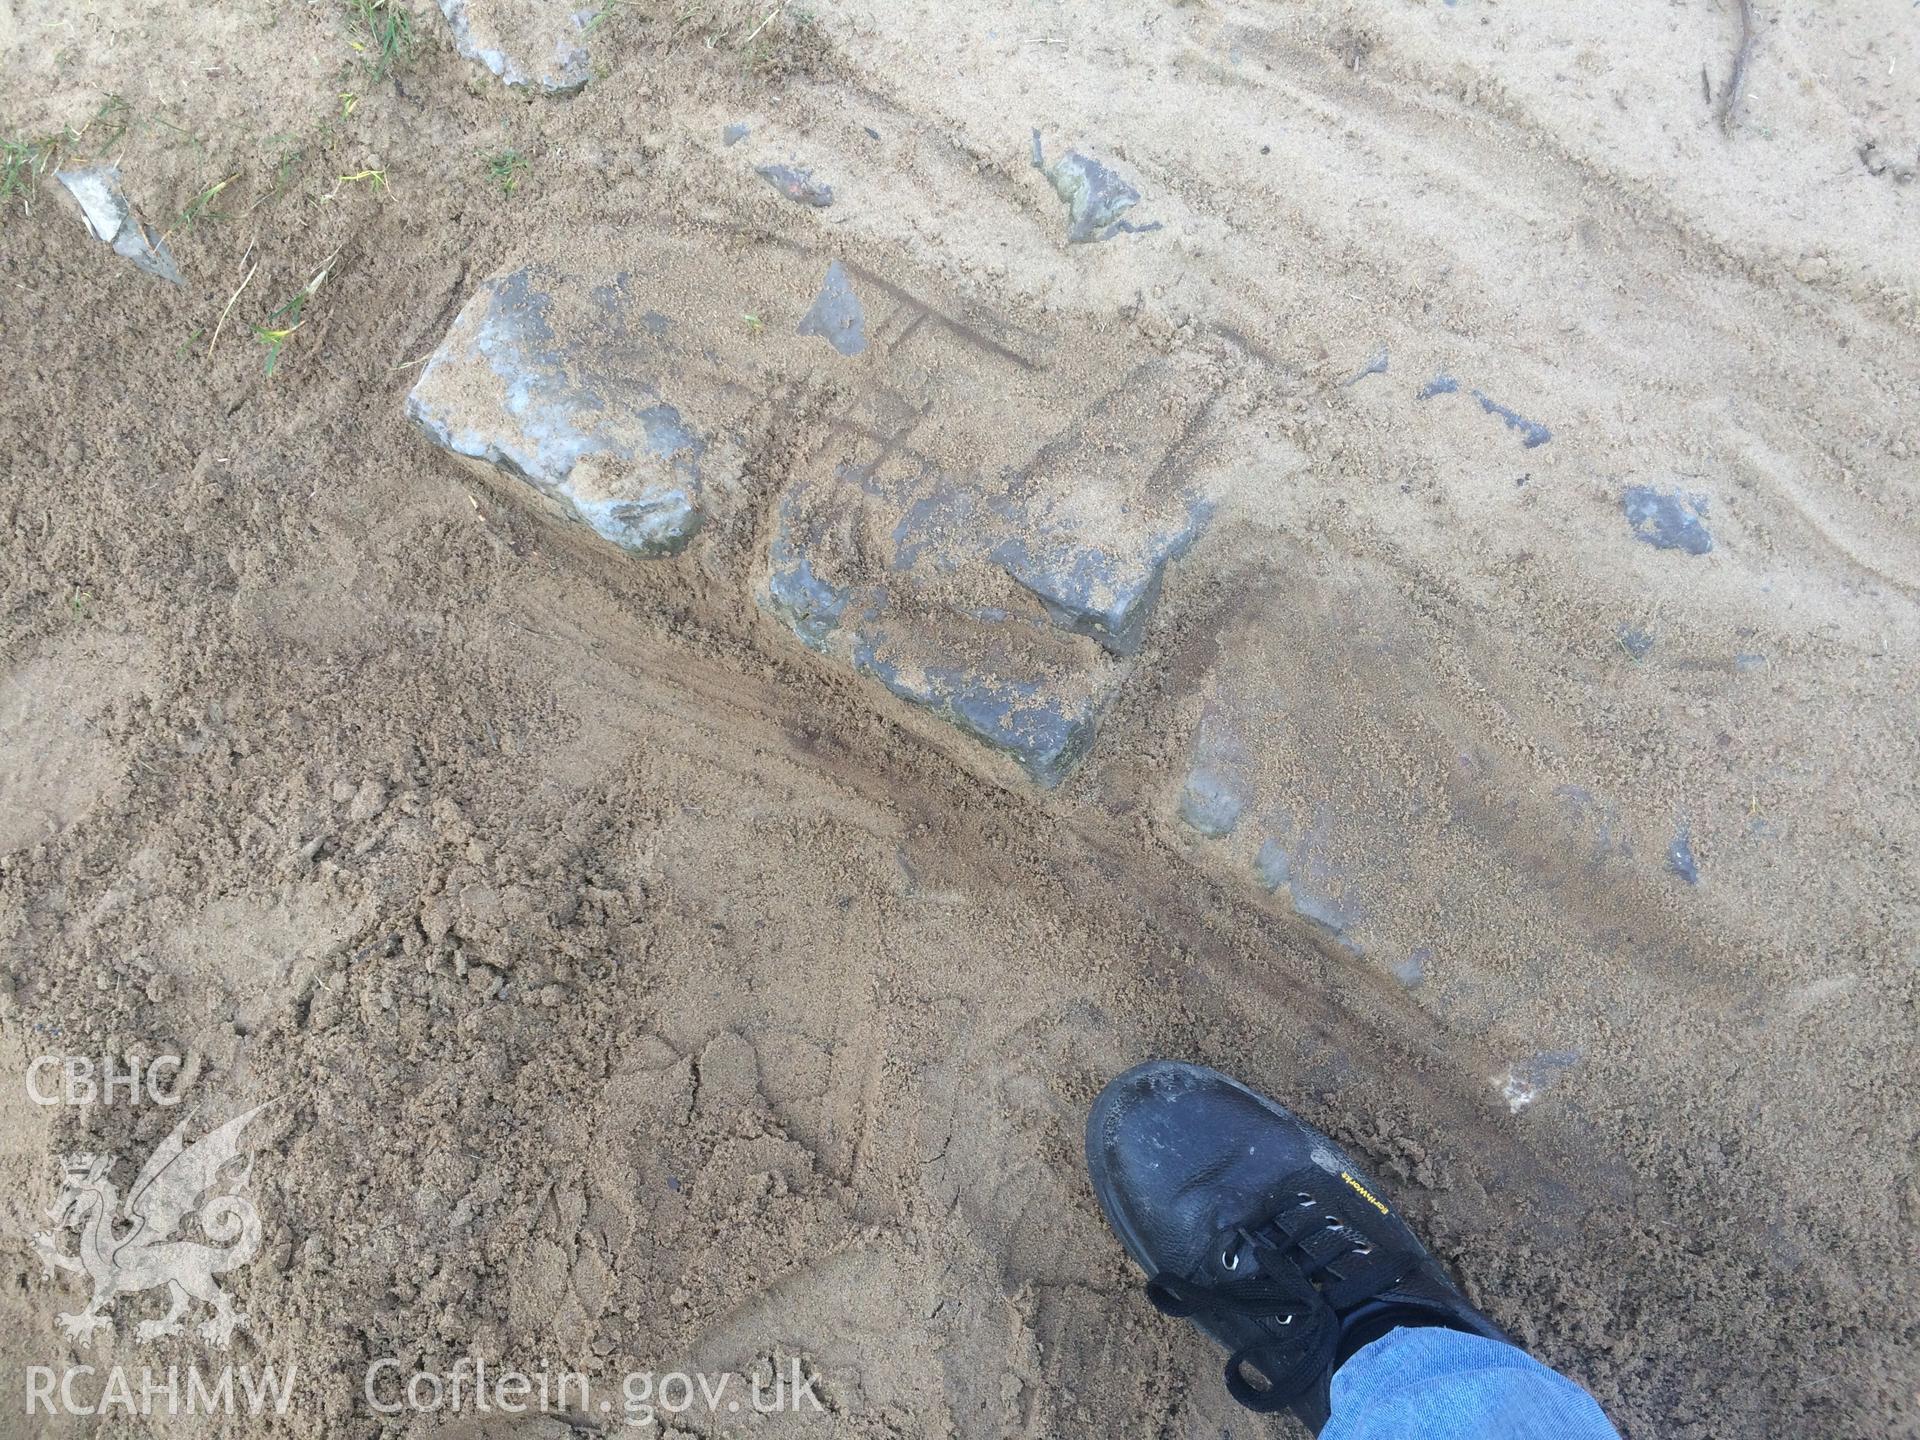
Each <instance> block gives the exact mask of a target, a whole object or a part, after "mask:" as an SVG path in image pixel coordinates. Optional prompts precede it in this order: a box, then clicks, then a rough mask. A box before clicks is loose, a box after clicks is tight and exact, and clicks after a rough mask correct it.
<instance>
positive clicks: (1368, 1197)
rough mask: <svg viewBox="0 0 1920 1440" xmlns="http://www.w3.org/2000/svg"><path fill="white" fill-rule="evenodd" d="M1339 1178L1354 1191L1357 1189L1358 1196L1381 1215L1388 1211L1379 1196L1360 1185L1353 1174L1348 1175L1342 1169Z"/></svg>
mask: <svg viewBox="0 0 1920 1440" xmlns="http://www.w3.org/2000/svg"><path fill="white" fill-rule="evenodd" d="M1340 1178H1341V1179H1342V1180H1344V1181H1346V1182H1347V1184H1349V1185H1351V1186H1352V1187H1353V1188H1354V1189H1355V1190H1356V1191H1358V1192H1359V1195H1360V1198H1361V1199H1362V1200H1364V1201H1366V1202H1367V1203H1368V1204H1369V1205H1371V1206H1373V1208H1374V1209H1376V1210H1378V1211H1379V1212H1380V1213H1381V1214H1382V1215H1385V1214H1387V1213H1388V1211H1387V1207H1386V1206H1385V1205H1382V1204H1381V1203H1380V1201H1379V1198H1378V1197H1377V1196H1375V1195H1374V1193H1373V1192H1372V1191H1371V1190H1369V1189H1367V1187H1366V1186H1364V1185H1362V1184H1361V1183H1360V1182H1359V1181H1358V1180H1356V1179H1354V1178H1353V1176H1351V1175H1349V1174H1348V1173H1347V1172H1346V1171H1344V1170H1342V1171H1341V1172H1340Z"/></svg>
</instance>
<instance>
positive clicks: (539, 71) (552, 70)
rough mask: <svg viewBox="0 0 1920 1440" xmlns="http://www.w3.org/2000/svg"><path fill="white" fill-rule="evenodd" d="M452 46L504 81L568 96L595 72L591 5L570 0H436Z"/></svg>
mask: <svg viewBox="0 0 1920 1440" xmlns="http://www.w3.org/2000/svg"><path fill="white" fill-rule="evenodd" d="M439 3H440V13H441V14H442V15H444V16H446V19H447V26H448V28H449V29H450V30H452V31H453V43H454V48H455V49H457V50H458V51H459V52H460V53H461V54H462V55H464V56H466V57H467V59H469V60H474V61H478V62H479V63H480V64H482V65H484V66H486V67H487V69H489V70H491V71H492V72H493V73H494V74H495V75H497V76H499V77H500V79H501V80H503V81H505V82H506V83H507V84H508V85H511V86H514V87H516V88H521V89H532V90H540V91H543V92H544V93H546V94H548V95H571V94H572V93H573V92H574V91H576V90H578V89H580V87H581V86H583V85H585V84H586V83H587V81H588V80H589V79H591V78H592V76H593V70H592V67H591V64H590V62H589V60H588V57H587V49H586V37H587V25H588V23H589V22H590V21H591V20H592V19H593V16H594V13H595V7H594V6H593V5H590V4H588V5H584V6H583V5H580V4H576V3H574V0H439Z"/></svg>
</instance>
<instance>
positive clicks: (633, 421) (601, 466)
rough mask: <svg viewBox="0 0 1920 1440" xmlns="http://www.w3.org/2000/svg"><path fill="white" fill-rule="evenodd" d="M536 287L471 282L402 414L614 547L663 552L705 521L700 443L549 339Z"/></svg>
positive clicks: (651, 389) (646, 398) (649, 389)
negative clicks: (470, 292)
mask: <svg viewBox="0 0 1920 1440" xmlns="http://www.w3.org/2000/svg"><path fill="white" fill-rule="evenodd" d="M546 283H547V282H545V281H543V280H542V279H540V278H538V277H537V276H536V275H535V273H534V272H533V271H531V270H527V269H522V270H516V271H513V272H511V273H509V274H507V275H505V276H502V277H499V278H498V279H495V280H492V281H489V282H488V283H487V284H486V285H483V286H482V287H481V288H480V290H479V291H478V292H477V293H476V294H475V295H474V297H473V298H472V299H471V300H469V301H468V302H467V305H466V306H465V308H464V309H462V310H461V312H460V314H459V316H458V317H457V318H456V319H455V321H454V323H453V327H452V329H450V330H449V331H448V332H447V337H446V339H445V340H443V341H442V342H441V343H440V347H439V349H437V350H435V351H434V352H433V355H432V356H431V357H430V358H429V359H428V361H427V364H426V368H425V369H424V370H423V371H422V372H421V375H420V379H419V382H418V383H417V384H416V385H415V386H414V388H413V391H412V393H411V394H409V395H408V397H407V415H408V417H409V418H410V419H411V420H413V422H414V423H415V424H416V425H418V426H419V427H420V429H421V430H422V431H423V432H424V433H425V434H426V436H427V438H428V439H430V440H432V441H433V442H434V443H435V444H437V445H439V446H441V447H442V448H443V449H446V450H448V451H450V452H452V453H453V454H455V455H457V456H460V457H462V458H463V459H466V460H468V461H471V462H474V463H476V464H479V465H483V466H488V467H491V468H492V469H494V470H498V471H500V472H502V473H504V474H508V475H512V476H515V477H517V478H518V479H520V480H524V481H525V482H526V483H528V484H529V485H531V486H533V487H534V488H535V489H536V490H538V491H540V492H541V493H542V494H544V495H546V496H547V497H549V499H550V500H552V501H553V502H554V503H555V504H557V505H558V506H559V507H560V509H561V511H562V513H564V514H567V515H569V516H570V517H572V518H575V519H578V520H580V521H582V522H584V523H585V524H586V525H587V526H589V527H590V528H591V529H592V530H594V531H595V532H596V533H597V534H599V535H600V536H601V537H603V538H604V539H606V540H609V541H611V542H612V543H613V544H615V545H617V546H619V547H620V548H621V549H622V550H625V551H627V552H629V553H631V554H635V555H641V556H653V555H671V554H674V553H676V552H678V551H679V550H681V549H683V548H684V547H685V546H686V544H687V542H688V540H690V539H691V538H692V537H693V535H694V534H695V533H696V532H697V531H698V530H699V529H700V526H701V524H702V522H703V520H704V518H705V516H704V512H703V510H702V508H701V504H700V494H701V464H702V459H703V457H704V456H705V454H706V451H707V442H706V440H705V438H703V437H702V436H701V435H700V434H699V433H698V432H697V431H696V430H695V428H694V427H693V425H692V424H691V423H690V422H689V421H688V420H687V419H686V418H685V417H684V416H683V415H682V414H681V412H680V410H679V409H678V408H676V407H675V406H674V405H673V404H671V403H669V402H668V401H667V400H666V399H665V398H664V397H663V396H662V395H661V394H660V392H659V390H658V388H657V387H656V386H655V385H654V384H653V383H652V382H651V381H649V380H647V379H644V378H635V377H633V376H631V375H620V376H614V375H610V374H603V373H598V372H597V371H596V370H595V369H594V367H593V366H592V365H591V364H588V363H583V361H582V357H581V355H580V354H579V353H577V350H578V347H576V346H574V345H572V344H570V343H568V341H567V340H566V339H564V338H563V337H561V336H559V335H557V334H556V331H555V327H554V323H553V313H552V312H553V300H552V296H551V295H550V294H549V293H548V291H547V290H546V289H545V288H543V285H545V284H546Z"/></svg>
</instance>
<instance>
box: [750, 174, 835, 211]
mask: <svg viewBox="0 0 1920 1440" xmlns="http://www.w3.org/2000/svg"><path fill="white" fill-rule="evenodd" d="M753 173H754V174H756V175H758V176H759V177H760V178H761V179H762V180H764V181H766V182H767V183H768V184H769V185H771V186H773V188H774V189H776V190H778V191H779V192H780V193H781V194H782V195H784V196H786V197H787V199H789V200H791V201H793V202H794V203H795V204H796V205H811V206H813V207H814V208H815V209H816V210H824V209H826V208H827V206H829V205H831V204H833V187H832V186H831V185H829V184H827V182H826V181H824V180H816V179H814V178H813V172H812V171H811V170H805V169H802V168H800V167H799V166H795V165H761V166H759V167H758V168H756V169H755V170H754V172H753Z"/></svg>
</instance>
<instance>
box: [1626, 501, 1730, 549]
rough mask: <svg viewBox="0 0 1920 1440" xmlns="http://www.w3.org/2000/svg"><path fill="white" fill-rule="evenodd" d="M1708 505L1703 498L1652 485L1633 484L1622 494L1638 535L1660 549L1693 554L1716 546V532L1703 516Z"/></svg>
mask: <svg viewBox="0 0 1920 1440" xmlns="http://www.w3.org/2000/svg"><path fill="white" fill-rule="evenodd" d="M1705 508H1706V502H1705V501H1703V500H1700V499H1698V498H1689V497H1687V496H1684V495H1681V494H1680V493H1678V492H1677V491H1660V490H1655V489H1654V488H1653V487H1652V486H1650V485H1629V486H1628V487H1627V488H1626V490H1625V491H1623V492H1622V493H1621V496H1620V509H1621V511H1622V512H1623V513H1624V514H1625V515H1626V517H1627V523H1628V524H1629V525H1631V526H1632V527H1633V533H1634V534H1635V535H1636V536H1637V537H1639V538H1640V539H1641V540H1644V541H1646V543H1647V544H1649V545H1651V546H1653V547H1654V548H1655V549H1657V550H1684V551H1685V552H1686V553H1687V554H1689V555H1705V554H1707V553H1708V552H1709V551H1710V550H1712V549H1713V536H1712V535H1711V534H1709V533H1708V531H1707V526H1706V522H1705V521H1704V520H1703V519H1702V518H1701V516H1702V512H1703V511H1704V510H1705Z"/></svg>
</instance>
